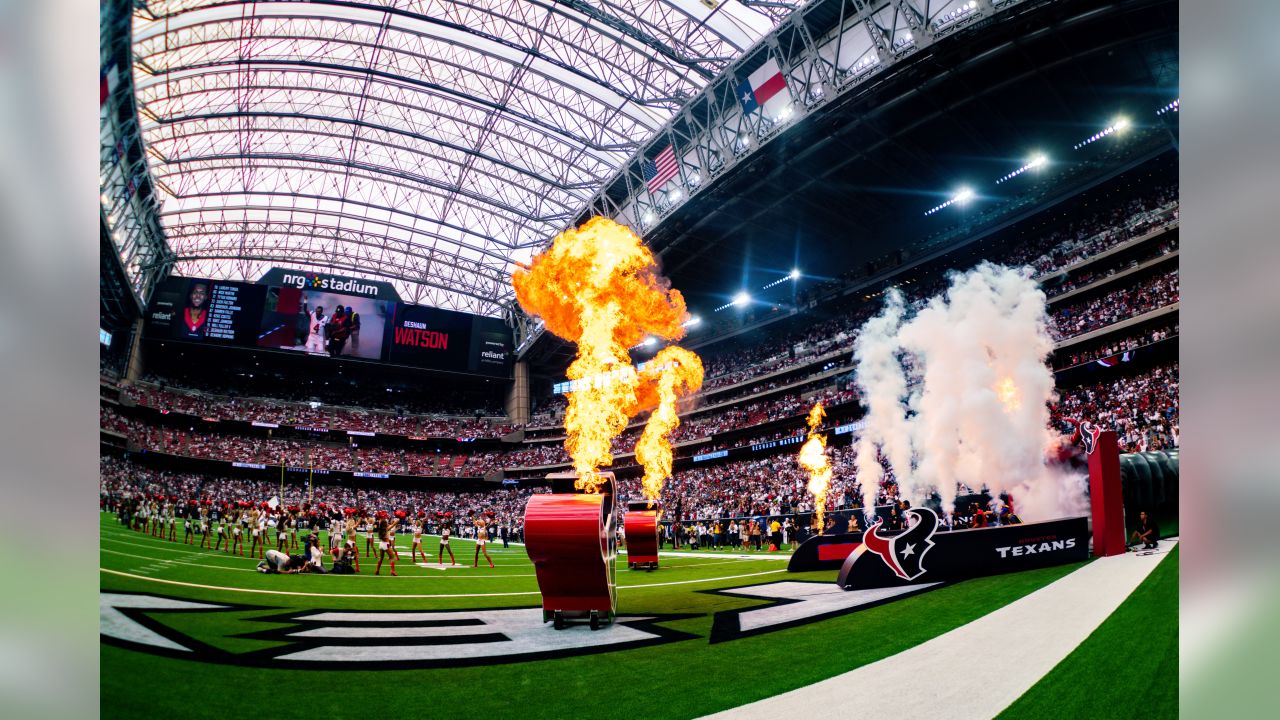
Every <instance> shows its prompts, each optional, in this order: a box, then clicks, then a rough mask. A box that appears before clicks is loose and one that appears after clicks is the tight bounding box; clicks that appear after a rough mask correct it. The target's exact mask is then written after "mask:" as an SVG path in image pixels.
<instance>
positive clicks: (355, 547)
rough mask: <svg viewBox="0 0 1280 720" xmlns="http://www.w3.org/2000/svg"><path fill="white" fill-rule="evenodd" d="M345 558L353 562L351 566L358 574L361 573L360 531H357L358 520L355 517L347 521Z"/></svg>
mask: <svg viewBox="0 0 1280 720" xmlns="http://www.w3.org/2000/svg"><path fill="white" fill-rule="evenodd" d="M343 557H345V558H347V559H348V560H350V561H351V566H352V567H353V568H355V571H356V572H360V531H359V530H357V529H356V519H355V516H354V515H353V516H352V517H351V519H350V520H348V521H347V537H346V543H345V544H344V549H343Z"/></svg>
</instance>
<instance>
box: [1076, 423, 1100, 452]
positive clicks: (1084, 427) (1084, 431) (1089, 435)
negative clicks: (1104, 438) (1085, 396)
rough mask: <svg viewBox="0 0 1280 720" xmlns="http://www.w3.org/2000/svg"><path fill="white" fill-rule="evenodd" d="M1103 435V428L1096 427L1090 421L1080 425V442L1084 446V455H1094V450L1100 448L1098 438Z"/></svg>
mask: <svg viewBox="0 0 1280 720" xmlns="http://www.w3.org/2000/svg"><path fill="white" fill-rule="evenodd" d="M1101 434H1102V428H1100V427H1098V426H1097V425H1094V424H1093V423H1091V422H1089V421H1087V420H1086V421H1084V422H1082V423H1080V442H1081V443H1082V444H1083V445H1084V454H1085V455H1092V454H1093V449H1094V448H1095V447H1097V446H1098V436H1099V435H1101Z"/></svg>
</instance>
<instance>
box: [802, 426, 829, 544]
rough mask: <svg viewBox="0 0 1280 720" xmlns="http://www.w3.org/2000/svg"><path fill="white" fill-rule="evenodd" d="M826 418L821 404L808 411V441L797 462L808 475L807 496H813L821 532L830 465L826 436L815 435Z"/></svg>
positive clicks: (825, 507)
mask: <svg viewBox="0 0 1280 720" xmlns="http://www.w3.org/2000/svg"><path fill="white" fill-rule="evenodd" d="M824 417H826V411H825V410H823V408H822V403H816V404H814V406H813V408H812V409H811V410H809V420H808V422H809V439H808V440H806V441H805V443H804V445H802V446H801V447H800V457H799V458H798V461H799V463H800V467H803V468H804V469H805V470H806V471H808V473H809V494H811V495H813V507H814V515H815V517H816V518H817V521H818V528H819V531H821V528H822V526H823V517H824V516H825V515H826V510H827V488H828V487H829V486H830V485H831V464H830V463H828V462H827V436H826V435H819V434H818V433H817V430H818V426H819V425H821V424H822V419H823V418H824Z"/></svg>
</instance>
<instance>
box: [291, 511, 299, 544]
mask: <svg viewBox="0 0 1280 720" xmlns="http://www.w3.org/2000/svg"><path fill="white" fill-rule="evenodd" d="M297 547H298V513H296V512H290V513H289V552H293V551H294V550H296V549H297Z"/></svg>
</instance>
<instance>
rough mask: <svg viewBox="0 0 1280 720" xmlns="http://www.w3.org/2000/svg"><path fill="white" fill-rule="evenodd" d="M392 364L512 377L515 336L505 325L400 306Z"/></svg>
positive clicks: (391, 331) (390, 349)
mask: <svg viewBox="0 0 1280 720" xmlns="http://www.w3.org/2000/svg"><path fill="white" fill-rule="evenodd" d="M385 357H386V359H387V361H388V362H393V363H396V364H399V365H414V366H417V367H424V368H432V369H436V370H451V371H453V372H470V373H481V374H484V375H494V376H498V377H508V376H510V373H511V364H510V358H511V331H510V330H509V329H508V328H507V327H506V325H504V324H503V323H502V321H500V320H495V319H493V318H485V317H479V316H476V315H468V314H466V313H460V312H452V311H450V310H440V309H438V308H429V307H423V306H420V305H404V304H401V305H398V306H397V307H396V311H395V315H394V316H393V317H392V320H391V324H390V327H389V328H388V330H387V352H386V353H385Z"/></svg>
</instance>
